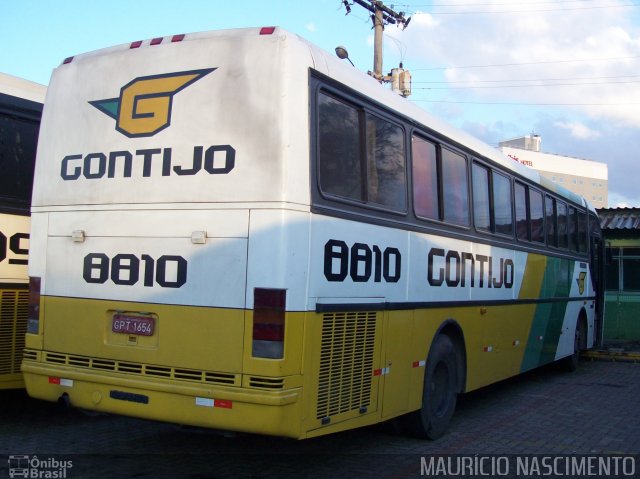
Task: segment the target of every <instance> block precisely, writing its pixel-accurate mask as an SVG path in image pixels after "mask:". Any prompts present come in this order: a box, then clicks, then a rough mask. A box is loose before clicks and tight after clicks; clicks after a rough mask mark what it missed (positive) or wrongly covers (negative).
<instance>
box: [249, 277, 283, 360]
mask: <svg viewBox="0 0 640 479" xmlns="http://www.w3.org/2000/svg"><path fill="white" fill-rule="evenodd" d="M286 302H287V291H286V290H284V289H267V288H255V289H254V290H253V350H252V355H253V356H254V357H257V358H269V359H282V358H283V357H284V326H285V324H284V323H285V321H284V318H285V306H286Z"/></svg>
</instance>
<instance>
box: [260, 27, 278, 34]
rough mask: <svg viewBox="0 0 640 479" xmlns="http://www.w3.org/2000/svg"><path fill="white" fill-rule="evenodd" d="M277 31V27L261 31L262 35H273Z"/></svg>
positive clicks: (265, 28)
mask: <svg viewBox="0 0 640 479" xmlns="http://www.w3.org/2000/svg"><path fill="white" fill-rule="evenodd" d="M275 31H276V27H262V28H261V29H260V35H271V34H272V33H273V32H275Z"/></svg>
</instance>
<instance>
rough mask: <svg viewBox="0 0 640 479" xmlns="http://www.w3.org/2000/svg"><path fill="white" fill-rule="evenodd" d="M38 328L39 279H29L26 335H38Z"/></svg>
mask: <svg viewBox="0 0 640 479" xmlns="http://www.w3.org/2000/svg"><path fill="white" fill-rule="evenodd" d="M39 326H40V278H38V277H36V276H32V277H30V278H29V309H28V319H27V333H30V334H38V328H39Z"/></svg>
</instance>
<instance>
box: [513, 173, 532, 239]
mask: <svg viewBox="0 0 640 479" xmlns="http://www.w3.org/2000/svg"><path fill="white" fill-rule="evenodd" d="M514 196H515V202H516V237H517V238H518V239H519V240H522V241H529V226H528V215H527V187H526V186H524V185H523V184H522V183H518V182H517V181H516V183H515V195H514Z"/></svg>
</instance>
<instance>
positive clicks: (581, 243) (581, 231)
mask: <svg viewBox="0 0 640 479" xmlns="http://www.w3.org/2000/svg"><path fill="white" fill-rule="evenodd" d="M578 251H579V252H580V253H586V252H587V215H586V213H584V212H582V211H578Z"/></svg>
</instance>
